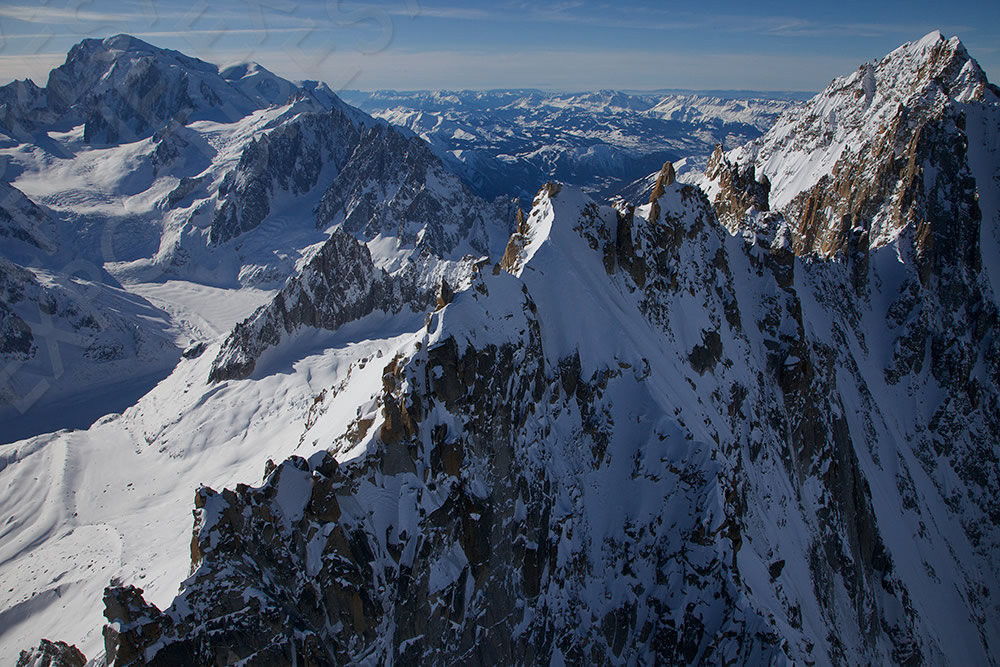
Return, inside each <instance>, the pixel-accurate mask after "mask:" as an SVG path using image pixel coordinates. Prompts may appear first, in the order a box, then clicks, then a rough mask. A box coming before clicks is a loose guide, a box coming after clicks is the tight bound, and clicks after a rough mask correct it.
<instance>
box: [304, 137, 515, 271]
mask: <svg viewBox="0 0 1000 667" xmlns="http://www.w3.org/2000/svg"><path fill="white" fill-rule="evenodd" d="M512 213H513V209H512V206H511V205H510V204H507V203H504V202H502V201H498V202H497V203H496V204H494V205H490V204H487V203H486V202H484V201H483V200H481V199H479V198H478V197H476V196H475V195H473V194H472V193H471V192H469V191H468V190H467V189H466V187H465V186H464V185H463V184H462V183H461V181H460V180H459V179H458V177H457V176H455V175H454V174H452V173H451V172H449V171H448V170H447V169H445V167H444V165H443V164H442V163H441V161H440V160H439V159H438V158H437V157H436V156H435V155H434V154H433V153H432V152H431V150H430V148H428V147H427V145H426V144H425V143H424V142H423V141H422V140H420V139H419V138H417V137H407V136H404V135H403V134H401V133H400V132H398V131H396V130H394V129H392V128H390V127H388V126H387V125H381V124H379V125H375V126H373V127H369V128H365V129H364V130H363V131H362V133H361V137H360V139H359V141H358V144H357V146H356V148H355V149H354V151H353V153H352V154H351V157H350V160H349V161H348V163H347V164H346V165H345V167H344V168H343V169H342V170H341V171H340V173H339V174H338V175H337V177H336V178H335V179H334V180H333V183H331V184H330V186H329V187H328V188H327V190H326V192H324V194H323V198H322V199H321V201H320V203H319V206H317V208H316V224H317V225H318V226H319V227H324V226H326V225H329V224H331V223H335V222H338V221H342V224H343V228H344V229H345V230H347V231H349V232H350V233H352V234H354V235H355V236H357V237H358V238H361V239H365V240H370V239H373V238H375V237H376V236H378V235H382V236H392V237H395V238H397V239H399V242H400V244H401V245H404V246H417V247H419V248H426V249H427V251H428V252H430V253H432V254H434V255H437V256H439V257H443V256H447V255H449V254H450V253H452V252H453V251H454V250H455V249H456V248H457V247H458V246H459V244H460V243H462V242H466V243H468V245H469V247H470V249H471V250H472V251H474V252H476V253H478V254H480V255H488V254H490V252H491V250H493V248H492V247H491V246H492V245H493V244H494V242H493V239H492V230H493V229H494V227H495V224H496V223H495V221H496V220H509V219H510V216H511V215H512ZM509 231H510V230H509V229H508V230H504V232H502V233H505V234H509Z"/></svg>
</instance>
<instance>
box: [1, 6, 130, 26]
mask: <svg viewBox="0 0 1000 667" xmlns="http://www.w3.org/2000/svg"><path fill="white" fill-rule="evenodd" d="M129 16H130V15H129V14H124V15H123V14H122V13H121V12H114V13H111V12H107V13H105V12H93V11H87V10H85V9H70V8H66V9H60V8H58V7H46V6H44V5H36V6H26V5H7V6H4V7H0V17H2V18H8V19H14V20H16V21H22V22H24V23H46V24H51V23H57V24H65V23H70V22H74V23H75V22H77V21H120V20H122V19H123V18H129ZM131 16H133V17H135V16H138V15H131Z"/></svg>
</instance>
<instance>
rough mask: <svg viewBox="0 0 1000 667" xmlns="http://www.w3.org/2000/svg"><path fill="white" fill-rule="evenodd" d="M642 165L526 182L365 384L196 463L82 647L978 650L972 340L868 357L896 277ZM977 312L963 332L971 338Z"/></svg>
mask: <svg viewBox="0 0 1000 667" xmlns="http://www.w3.org/2000/svg"><path fill="white" fill-rule="evenodd" d="M662 190H663V192H662V193H661V194H660V196H659V197H657V198H656V201H657V202H658V203H659V205H660V207H661V217H660V219H655V220H654V219H652V218H651V217H650V216H649V208H650V207H649V206H643V207H639V208H638V209H631V208H629V207H626V206H624V205H619V206H618V207H617V208H615V207H607V206H600V205H597V204H596V203H594V202H591V201H589V200H588V199H587V198H586V197H585V196H583V195H582V194H580V193H579V192H577V191H574V190H572V189H568V188H565V187H558V186H556V185H555V184H550V185H547V186H546V187H545V188H544V189H543V190H542V191H541V192H540V193H539V195H538V196H537V197H536V199H535V205H534V208H533V210H532V212H531V213H530V215H528V216H527V217H525V218H523V219H522V220H521V221H520V222H519V225H518V230H517V233H516V234H515V236H514V238H513V239H512V242H511V243H512V246H508V252H507V255H509V256H510V257H509V258H508V259H505V261H504V262H503V267H504V268H505V269H506V271H504V270H502V269H500V268H499V267H497V269H495V270H494V271H485V272H480V273H479V274H477V277H475V278H474V279H473V281H472V283H471V286H470V287H469V288H468V289H466V290H464V291H461V292H460V293H458V294H455V295H454V298H453V300H452V301H450V302H447V303H446V302H441V303H439V304H438V307H437V310H435V311H434V312H433V313H431V314H430V315H429V316H428V319H427V323H426V326H425V328H424V329H422V330H419V331H416V332H414V333H413V335H412V341H411V343H409V344H408V345H404V348H403V349H405V350H408V351H406V352H403V353H400V354H399V355H398V356H396V357H395V358H393V359H391V360H387V362H384V363H385V365H384V369H383V380H382V391H381V393H380V394H379V395H378V397H377V400H376V404H375V405H376V407H375V410H374V411H373V412H368V413H366V414H361V413H360V412H359V415H358V418H357V420H356V421H355V422H353V423H352V424H351V426H350V427H349V428H348V429H347V430H346V431H344V432H339V433H323V432H321V431H313V432H311V434H310V437H318V438H320V439H319V440H318V441H317V443H318V444H320V443H321V444H322V448H321V449H320V450H319V451H317V452H316V453H315V454H314V455H312V456H310V457H309V458H308V459H303V458H292V459H290V460H288V461H286V462H285V463H283V464H280V465H279V466H277V467H276V468H269V469H268V470H267V471H266V478H265V482H264V484H263V485H262V486H260V487H257V488H254V487H249V486H240V487H238V488H236V489H235V491H223V492H221V493H216V492H215V491H212V490H210V489H202V490H201V491H199V492H198V496H197V498H196V512H195V515H196V520H195V531H194V538H193V542H192V559H193V560H192V572H193V574H192V578H191V579H189V580H188V581H187V582H186V583H185V587H184V591H183V592H182V594H181V595H180V596H179V597H178V598H177V600H176V601H175V602H174V604H173V605H172V606H171V607H169V608H168V609H165V610H163V611H162V612H161V611H159V610H157V609H155V608H153V607H151V606H149V605H148V604H147V603H146V602H144V601H142V599H141V592H140V591H137V590H135V589H130V588H118V589H114V588H112V589H109V591H108V593H107V598H106V602H107V612H106V614H107V616H108V619H109V620H110V621H112V622H113V624H112V625H111V626H109V628H110V629H109V630H108V631H106V638H107V648H108V655H109V656H110V655H119V656H123V657H122V658H121V659H120V663H121V664H127V663H128V662H129V660H131V659H132V658H138V657H141V658H142V659H143V660H151V661H153V662H156V661H164V662H165V663H166V662H170V661H172V660H176V659H178V658H183V659H185V660H195V661H213V660H224V661H231V660H237V659H247V658H267V659H273V660H288V659H291V656H293V655H294V656H297V658H296V659H306V660H312V661H316V662H319V663H323V662H327V661H331V660H334V661H353V660H361V659H379V660H401V661H404V662H409V661H431V662H442V663H444V662H452V661H455V660H473V661H487V660H491V661H493V660H500V661H515V660H520V659H525V658H527V659H532V660H543V661H544V660H549V659H553V658H554V657H555V656H559V657H562V658H564V659H568V660H599V661H600V660H611V661H625V660H631V659H636V660H661V661H666V662H699V661H713V660H720V661H722V660H725V661H730V660H739V661H743V662H746V661H750V662H761V661H775V660H777V661H782V660H790V661H807V660H821V661H830V662H834V663H854V662H858V661H879V662H901V663H909V662H912V661H914V660H921V659H926V660H931V661H935V660H943V659H946V658H947V659H960V658H961V656H964V657H967V658H972V657H973V656H979V657H980V658H982V657H983V656H988V655H991V654H992V652H993V651H994V650H995V649H996V647H995V646H993V645H992V641H993V640H992V639H990V637H993V636H996V635H995V633H994V632H993V629H995V628H996V624H997V618H998V617H997V614H996V609H995V606H994V605H992V603H991V602H990V599H991V596H992V595H993V592H992V587H993V583H992V582H993V577H994V576H995V575H994V574H985V575H984V574H983V573H987V572H990V573H992V572H993V570H992V568H993V567H994V565H992V562H993V561H992V559H991V556H990V554H992V553H995V550H996V548H997V537H998V536H997V531H996V530H994V529H993V528H989V527H988V526H990V525H994V524H993V523H992V522H993V518H991V517H994V516H995V513H996V510H995V507H994V500H993V498H994V497H995V496H994V495H991V492H990V490H991V489H995V488H996V487H997V484H998V483H1000V480H998V479H996V476H995V474H994V473H991V472H989V471H990V470H995V469H996V468H995V464H994V463H988V464H987V465H986V466H980V465H978V463H979V462H981V461H988V462H989V461H992V462H995V461H996V451H995V447H994V446H993V445H991V444H990V443H995V442H996V441H997V438H998V437H1000V424H998V423H997V420H996V417H995V415H996V414H997V412H996V406H997V405H998V403H997V395H998V392H997V386H998V383H997V375H996V369H995V368H993V367H992V366H990V365H988V364H985V365H984V364H982V363H980V364H974V365H973V366H972V367H971V368H969V369H967V371H962V372H967V375H960V374H959V375H955V374H953V375H951V376H949V377H947V378H939V377H937V376H935V375H934V371H933V367H931V368H927V367H921V368H914V369H910V370H909V371H907V372H906V373H904V374H903V375H902V376H894V375H893V372H892V369H893V368H894V366H893V365H892V362H891V361H890V362H888V363H887V361H886V360H887V359H892V357H891V355H887V354H886V352H887V351H888V350H892V349H895V348H899V347H900V346H902V345H903V343H901V342H900V341H902V340H904V338H905V331H907V329H906V327H905V326H903V325H900V326H899V327H898V328H896V329H890V331H892V333H893V336H899V338H893V340H889V341H887V340H886V322H891V320H889V319H887V318H891V316H892V315H893V314H898V313H899V312H901V311H902V309H903V308H904V307H903V306H900V305H899V303H900V302H902V301H905V295H900V296H899V297H898V299H897V301H896V302H892V301H890V300H887V299H886V298H885V296H886V294H889V293H892V290H889V289H886V290H885V292H882V291H878V292H877V293H876V292H875V291H873V292H872V293H871V294H870V295H868V294H866V295H864V296H858V294H857V293H856V291H855V288H854V284H853V281H852V273H851V267H849V266H847V265H845V264H831V263H812V262H802V261H801V260H799V259H797V258H796V257H795V255H794V254H793V253H792V252H791V250H790V248H789V247H788V246H787V244H786V243H783V241H782V238H781V237H780V235H779V236H778V237H775V236H774V235H773V234H771V233H770V231H769V227H771V226H778V225H779V222H778V221H777V220H776V219H775V214H769V213H758V214H756V219H755V223H754V224H755V228H756V229H757V232H756V236H755V237H754V238H753V239H752V242H747V241H746V240H744V239H743V238H738V237H732V236H729V235H728V234H727V233H726V231H725V229H724V227H723V226H722V225H721V224H720V223H719V222H718V220H717V218H716V215H715V213H714V211H713V209H712V207H711V206H710V204H709V202H708V200H707V199H706V198H705V197H704V195H703V194H702V193H701V192H700V191H699V190H697V189H696V188H693V187H691V186H684V185H680V184H676V183H675V184H670V185H664V187H663V188H662ZM512 247H513V250H512V249H511V248H512ZM505 257H506V256H505ZM886 258H887V254H886V253H885V252H880V251H872V255H871V261H870V264H869V265H868V266H869V268H868V270H869V271H870V276H869V278H870V280H871V282H872V283H873V284H885V283H886V282H888V281H889V280H890V279H893V280H898V278H894V277H893V276H892V275H891V272H892V271H893V270H894V269H892V267H891V265H889V264H887V263H886ZM639 267H641V268H639ZM903 271H904V272H905V273H907V274H908V275H909V278H908V281H909V282H907V281H904V282H903V283H902V284H904V285H906V284H914V285H916V284H918V283H919V277H918V274H919V267H918V266H917V265H915V264H910V265H906V266H905V267H904V269H903ZM887 306H888V310H886V307H887ZM921 307H923V306H921ZM904 320H905V318H904ZM942 324H943V323H942V322H941V320H938V321H937V322H935V323H927V325H926V326H928V327H929V329H928V331H929V334H928V335H931V336H941V335H943V331H940V330H939V329H937V328H936V327H938V326H942ZM944 326H947V325H946V324H945V325H944ZM983 326H984V327H985V330H984V331H983V335H982V336H975V337H970V339H969V340H968V347H967V352H968V355H969V358H973V357H975V358H978V359H989V358H995V350H994V348H995V346H996V343H995V342H994V340H995V337H994V335H993V333H992V332H994V331H995V330H996V321H995V318H994V319H993V320H984V323H983ZM953 370H954V371H956V372H958V371H957V369H956V368H954V367H953ZM970 386H975V387H976V389H975V392H976V400H975V402H974V403H973V402H971V400H970V397H969V387H970ZM901 405H905V406H907V408H906V409H905V410H904V411H902V412H901V411H900V406H901ZM910 406H912V407H910ZM911 414H912V415H913V416H912V417H911V416H909V415H911ZM922 415H933V418H932V419H931V420H930V421H925V418H924V417H923V416H922ZM348 451H351V452H358V451H361V452H363V453H362V454H361V455H360V456H357V455H352V456H351V457H349V458H344V457H343V456H340V455H339V454H338V453H342V452H348ZM338 460H339V463H338ZM971 461H976V462H977V463H976V464H975V465H972V464H970V462H971ZM946 479H947V480H949V481H948V482H947V483H944V480H946ZM379 499H382V500H379ZM383 500H385V501H386V502H383ZM955 531H958V532H955ZM959 536H960V537H959ZM956 540H957V541H956ZM914 545H918V548H919V549H920V551H921V553H923V554H925V556H923V557H922V559H920V561H919V562H914V559H913V549H914ZM932 554H938V555H932ZM944 554H947V555H944ZM237 564H239V566H237ZM126 602H127V604H126ZM122 610H125V611H122ZM966 618H968V619H969V620H968V621H965V620H962V619H966ZM953 633H954V634H953ZM955 637H958V638H959V639H958V640H955ZM128 656H131V657H128ZM973 659H974V658H973Z"/></svg>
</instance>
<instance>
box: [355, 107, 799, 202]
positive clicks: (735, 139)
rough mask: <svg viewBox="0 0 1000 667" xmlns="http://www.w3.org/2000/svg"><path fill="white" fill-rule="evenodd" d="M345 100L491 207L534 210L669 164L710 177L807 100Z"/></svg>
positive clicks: (608, 189)
mask: <svg viewBox="0 0 1000 667" xmlns="http://www.w3.org/2000/svg"><path fill="white" fill-rule="evenodd" d="M343 95H344V98H345V99H346V100H347V101H348V102H350V103H351V104H354V105H356V106H358V107H359V108H361V109H363V110H365V111H367V112H369V113H371V114H372V115H373V116H375V117H377V118H383V119H385V120H387V121H389V122H390V123H393V124H394V125H398V126H402V127H405V128H407V129H409V130H412V131H413V132H414V133H416V134H417V135H419V136H420V137H422V138H423V139H424V140H426V141H427V142H428V143H429V144H430V145H431V146H432V147H433V148H434V150H435V152H436V153H437V154H438V155H439V156H440V157H441V158H442V160H444V161H445V162H446V163H448V164H449V166H450V167H451V168H452V169H454V170H455V171H456V173H459V174H461V175H462V177H463V178H464V179H465V180H466V182H468V183H469V184H470V185H471V187H472V188H473V189H474V190H475V191H476V192H478V193H479V194H481V195H483V196H486V197H495V196H497V195H500V194H504V195H513V196H517V197H520V198H522V199H525V200H528V199H530V197H531V196H532V194H533V192H534V189H535V188H536V187H537V185H538V184H540V183H542V182H544V181H546V180H548V179H553V178H554V179H559V180H560V181H562V182H566V183H570V184H574V185H578V186H580V187H583V188H584V189H585V190H586V191H589V192H595V193H607V192H614V191H615V190H617V189H618V188H619V187H621V186H622V185H625V184H627V183H629V182H630V181H632V180H634V179H636V178H638V177H640V176H643V175H645V174H647V173H649V172H650V171H652V170H654V169H659V167H660V166H661V165H662V164H663V163H664V162H665V161H667V160H672V161H675V162H676V161H678V160H679V159H680V158H682V157H687V158H689V159H688V162H690V163H691V164H690V166H691V167H694V166H695V165H696V164H697V166H698V167H700V168H703V167H704V160H705V159H707V157H708V155H709V154H710V153H711V152H712V149H713V148H714V147H715V145H716V144H717V143H720V142H722V143H725V144H726V145H731V146H736V145H739V144H742V143H744V142H745V141H747V140H749V139H753V138H755V137H758V136H760V135H761V134H762V133H763V132H765V131H766V130H767V129H768V128H769V127H770V126H771V123H772V122H773V121H774V119H775V118H777V116H778V114H779V113H781V112H782V111H784V110H785V109H787V108H788V107H789V106H790V105H792V104H793V103H794V102H793V101H794V100H796V99H801V96H798V95H794V94H793V95H789V94H770V95H769V94H768V93H748V92H736V93H728V94H727V93H717V94H715V93H712V94H696V93H682V92H678V93H624V92H620V91H599V92H596V93H575V94H563V93H546V92H541V91H537V90H492V91H414V92H397V91H386V90H383V91H375V92H370V93H366V92H361V91H344V93H343Z"/></svg>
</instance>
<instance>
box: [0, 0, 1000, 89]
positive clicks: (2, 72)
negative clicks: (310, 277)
mask: <svg viewBox="0 0 1000 667" xmlns="http://www.w3.org/2000/svg"><path fill="white" fill-rule="evenodd" d="M86 7H87V8H86V9H82V8H78V7H71V6H65V7H60V6H57V5H47V4H40V5H37V6H30V5H26V4H25V5H7V6H3V7H0V82H3V83H6V82H9V81H11V80H13V79H23V78H31V79H32V80H34V81H35V82H36V83H37V84H39V85H43V84H44V83H45V81H46V79H47V75H48V72H49V70H51V69H52V68H53V67H56V66H58V65H60V64H62V63H63V62H64V60H65V57H66V52H67V51H68V50H69V49H70V47H71V46H72V45H73V44H76V43H78V42H79V41H80V40H82V39H84V38H88V37H95V38H103V37H107V36H109V35H114V34H118V33H128V34H131V35H134V36H136V37H139V38H140V39H143V40H145V41H148V42H150V43H152V44H154V45H156V46H160V47H163V48H170V49H175V50H178V51H181V52H183V53H186V54H188V55H191V56H195V57H198V58H201V59H202V60H205V61H208V62H211V63H215V64H218V65H226V64H231V63H234V62H242V61H247V60H252V61H256V62H258V63H260V64H261V65H263V66H264V67H266V68H268V69H269V70H271V71H273V72H275V73H276V74H279V75H281V76H285V77H287V78H289V79H293V80H302V79H315V80H320V81H324V82H326V83H327V84H328V85H329V86H330V87H331V88H333V89H334V90H339V89H356V90H364V91H373V90H386V89H393V90H399V91H414V90H443V89H444V90H491V89H525V88H534V89H539V90H544V91H547V92H581V91H594V90H599V89H613V90H629V91H661V90H668V89H682V90H692V91H694V90H698V91H703V90H710V91H733V90H751V91H760V92H786V91H802V92H807V91H818V90H822V89H823V88H824V87H825V86H826V85H827V84H828V83H829V82H830V80H832V79H833V78H834V77H836V76H840V75H842V74H845V73H847V72H850V71H853V70H854V69H855V68H857V66H858V65H860V64H861V63H863V62H867V61H870V60H873V59H876V58H879V57H881V56H882V55H884V54H885V53H887V52H889V51H891V50H893V49H894V48H896V47H897V46H899V45H900V44H902V43H904V42H907V41H912V40H915V39H919V38H920V37H922V36H923V35H925V34H926V33H928V32H930V31H932V30H935V29H940V30H941V31H942V32H943V33H944V34H945V35H946V36H948V37H950V36H952V35H955V34H958V35H959V36H960V37H961V38H962V40H963V42H964V43H965V45H966V47H967V48H968V50H969V52H970V53H971V54H972V56H973V57H974V58H976V59H977V60H978V61H979V62H980V64H981V65H982V66H983V68H984V69H985V70H986V72H987V75H988V76H989V77H990V79H991V80H992V81H995V80H997V78H998V77H1000V48H998V47H997V46H996V45H997V44H998V43H1000V38H998V37H1000V35H998V33H1000V8H998V7H996V6H993V5H987V4H985V3H978V2H972V1H970V0H956V2H952V3H949V4H948V5H946V6H945V5H940V4H929V3H924V4H919V3H918V4H912V3H906V4H904V3H903V2H901V1H899V0H896V1H893V2H889V3H883V4H879V5H878V6H873V5H871V4H870V3H861V2H855V1H853V0H851V1H846V2H841V3H838V4H837V5H836V6H835V7H826V6H810V5H804V4H802V3H790V2H783V3H771V4H770V5H768V7H767V8H766V10H762V11H758V12H756V13H750V12H748V11H747V7H746V6H745V5H744V4H737V3H736V2H735V1H730V0H726V1H724V2H720V3H716V4H715V5H714V6H713V10H712V12H708V11H705V10H699V9H697V8H684V9H671V8H665V7H663V6H662V5H660V4H656V3H651V2H629V3H625V4H618V5H609V4H605V3H603V2H583V1H571V2H562V3H558V4H554V5H550V6H547V7H539V6H537V5H531V4H528V3H524V2H519V1H506V2H505V1H501V2H495V3H489V4H487V3H481V2H476V3H466V4H463V5H461V6H453V5H447V4H444V3H442V2H429V1H427V0H396V1H394V2H373V3H366V4H361V3H351V4H348V3H341V2H339V0H328V1H325V2H308V1H301V2H296V1H290V2H275V3H271V4H266V5H265V4H263V3H260V2H257V1H251V2H244V1H241V0H223V1H222V2H218V3H213V4H212V5H211V7H209V5H208V4H207V3H205V2H192V1H191V0H183V1H182V2H180V3H172V4H171V5H169V7H166V8H164V7H159V6H158V5H157V3H155V2H151V1H150V0H145V1H142V0H131V1H126V2H111V1H110V0H93V2H88V3H87V4H86Z"/></svg>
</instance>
